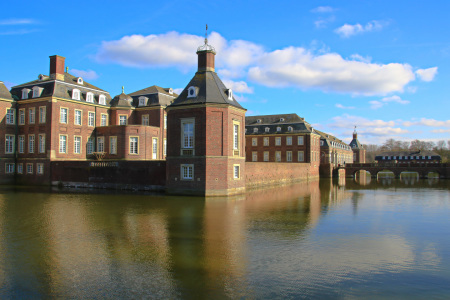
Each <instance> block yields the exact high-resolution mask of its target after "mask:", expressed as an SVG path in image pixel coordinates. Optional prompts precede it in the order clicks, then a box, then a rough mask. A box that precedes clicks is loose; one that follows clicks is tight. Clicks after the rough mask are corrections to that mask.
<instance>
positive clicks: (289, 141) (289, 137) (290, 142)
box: [286, 136, 292, 146]
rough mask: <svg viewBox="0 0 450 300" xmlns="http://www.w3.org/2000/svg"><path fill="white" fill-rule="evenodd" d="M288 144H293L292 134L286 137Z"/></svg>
mask: <svg viewBox="0 0 450 300" xmlns="http://www.w3.org/2000/svg"><path fill="white" fill-rule="evenodd" d="M286 145H287V146H292V136H287V137H286Z"/></svg>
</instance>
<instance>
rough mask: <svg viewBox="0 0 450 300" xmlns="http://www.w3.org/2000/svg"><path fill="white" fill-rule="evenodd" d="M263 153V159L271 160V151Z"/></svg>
mask: <svg viewBox="0 0 450 300" xmlns="http://www.w3.org/2000/svg"><path fill="white" fill-rule="evenodd" d="M263 155H264V157H263V161H269V160H270V155H269V151H264V154H263Z"/></svg>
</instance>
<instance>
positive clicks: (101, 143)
mask: <svg viewBox="0 0 450 300" xmlns="http://www.w3.org/2000/svg"><path fill="white" fill-rule="evenodd" d="M97 152H105V137H104V136H99V137H97Z"/></svg>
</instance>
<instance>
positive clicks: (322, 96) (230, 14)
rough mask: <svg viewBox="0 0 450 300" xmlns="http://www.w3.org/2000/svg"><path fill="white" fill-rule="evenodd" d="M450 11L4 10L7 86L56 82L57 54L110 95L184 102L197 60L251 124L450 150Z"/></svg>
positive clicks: (312, 6)
mask: <svg viewBox="0 0 450 300" xmlns="http://www.w3.org/2000/svg"><path fill="white" fill-rule="evenodd" d="M448 11H450V1H444V0H441V1H433V0H430V1H419V0H410V1H384V0H378V1H365V0H346V1H319V0H317V1H315V0H310V1H283V0H280V1H277V2H274V1H265V0H258V1H181V0H180V1H170V0H167V1H159V2H156V1H134V0H130V1H126V2H124V1H114V0H112V1H83V0H80V1H76V2H66V1H58V2H56V1H45V0H44V1H6V2H5V3H2V10H1V11H0V54H1V55H0V81H3V82H4V83H5V84H6V86H7V87H8V88H10V87H11V86H14V85H18V84H21V83H25V82H28V81H31V80H35V79H37V77H38V75H39V74H48V73H49V58H48V57H49V56H51V55H55V54H56V55H61V56H64V57H66V66H67V67H69V73H71V74H73V75H76V76H81V77H82V78H83V79H84V80H85V81H87V82H89V83H91V84H93V85H95V86H97V87H99V88H101V89H104V90H106V91H108V92H109V93H110V94H111V96H112V97H114V96H115V95H117V94H120V93H121V90H122V86H124V87H125V93H132V92H134V91H137V90H140V89H142V88H145V87H149V86H152V85H157V86H161V87H164V88H169V87H171V88H173V89H174V90H175V91H176V92H180V91H181V90H182V89H184V88H185V87H186V85H187V84H188V83H189V81H190V79H191V78H192V77H193V76H194V74H195V71H196V68H197V56H196V53H195V52H196V50H197V47H198V46H201V45H202V44H203V43H204V36H205V24H208V43H209V44H210V45H212V46H213V47H214V48H215V49H216V52H217V55H216V72H217V73H218V75H219V77H220V78H221V79H222V81H223V82H224V83H225V85H226V86H227V87H228V88H231V89H232V90H233V94H234V96H235V98H236V99H237V100H238V102H239V103H240V104H241V105H242V106H243V107H245V108H246V109H247V115H267V114H287V113H296V114H298V115H299V116H301V117H303V118H305V120H306V121H307V122H309V123H310V124H312V126H313V127H314V128H316V129H319V130H321V131H325V132H327V133H329V134H332V135H335V136H337V137H338V138H340V139H342V140H344V141H346V142H347V143H348V142H350V140H351V138H352V132H353V130H354V127H355V126H357V127H356V130H357V132H358V138H359V140H360V142H362V143H364V144H380V145H381V144H383V142H384V141H385V140H387V139H389V138H394V139H397V140H403V141H411V140H415V139H420V140H426V141H434V142H436V141H438V140H450V105H449V100H450V84H449V83H450V18H449V17H448Z"/></svg>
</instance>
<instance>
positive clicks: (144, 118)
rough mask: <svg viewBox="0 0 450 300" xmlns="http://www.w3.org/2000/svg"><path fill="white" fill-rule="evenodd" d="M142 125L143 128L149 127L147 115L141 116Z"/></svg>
mask: <svg viewBox="0 0 450 300" xmlns="http://www.w3.org/2000/svg"><path fill="white" fill-rule="evenodd" d="M142 125H144V126H148V125H149V121H148V115H143V116H142Z"/></svg>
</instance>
